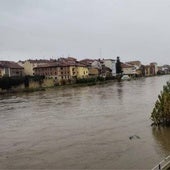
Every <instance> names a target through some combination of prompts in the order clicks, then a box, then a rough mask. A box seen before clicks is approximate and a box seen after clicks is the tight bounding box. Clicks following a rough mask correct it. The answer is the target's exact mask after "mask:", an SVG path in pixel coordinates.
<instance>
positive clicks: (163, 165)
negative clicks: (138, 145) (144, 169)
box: [152, 156, 170, 170]
mask: <svg viewBox="0 0 170 170" xmlns="http://www.w3.org/2000/svg"><path fill="white" fill-rule="evenodd" d="M169 167H170V156H168V157H166V158H165V159H163V160H162V161H161V162H160V163H159V164H158V165H156V166H155V167H154V168H153V169H152V170H166V169H168V168H169Z"/></svg>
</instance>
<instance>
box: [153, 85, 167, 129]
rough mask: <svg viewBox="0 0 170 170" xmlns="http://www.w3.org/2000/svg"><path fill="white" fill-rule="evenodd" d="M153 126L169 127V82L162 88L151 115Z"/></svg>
mask: <svg viewBox="0 0 170 170" xmlns="http://www.w3.org/2000/svg"><path fill="white" fill-rule="evenodd" d="M151 120H152V121H153V122H154V123H153V124H155V125H157V126H158V125H170V82H167V84H166V85H165V86H164V87H163V91H161V94H160V95H158V100H157V101H156V103H155V107H154V109H153V111H152V113H151Z"/></svg>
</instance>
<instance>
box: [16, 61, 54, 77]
mask: <svg viewBox="0 0 170 170" xmlns="http://www.w3.org/2000/svg"><path fill="white" fill-rule="evenodd" d="M50 62H52V61H50V60H26V61H24V62H23V61H19V62H18V64H19V65H21V66H22V67H24V73H25V75H29V76H33V75H34V68H35V67H38V66H40V65H44V64H47V63H50Z"/></svg>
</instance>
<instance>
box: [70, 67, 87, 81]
mask: <svg viewBox="0 0 170 170" xmlns="http://www.w3.org/2000/svg"><path fill="white" fill-rule="evenodd" d="M69 67H70V77H71V78H72V79H75V78H87V77H88V76H89V70H88V68H87V67H86V66H85V65H83V64H73V65H70V66H69Z"/></svg>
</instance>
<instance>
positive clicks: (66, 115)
mask: <svg viewBox="0 0 170 170" xmlns="http://www.w3.org/2000/svg"><path fill="white" fill-rule="evenodd" d="M168 80H170V76H168V75H167V76H160V77H151V78H141V79H139V80H132V81H124V82H110V83H108V84H104V85H95V86H90V87H76V88H75V87H66V88H56V89H47V90H46V91H43V92H42V91H41V92H34V93H27V94H17V95H11V96H0V169H141V168H142V169H150V168H152V167H154V166H155V165H156V164H157V163H158V162H159V161H161V160H162V159H163V158H164V157H166V156H168V155H169V154H170V142H169V141H170V129H169V128H164V129H163V128H160V129H158V128H153V127H151V126H150V124H151V120H150V113H151V111H152V109H153V106H154V103H155V101H156V100H157V96H158V94H159V93H160V90H161V89H162V87H163V85H164V84H166V81H168ZM134 135H136V137H134V138H132V139H131V137H132V136H134Z"/></svg>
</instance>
